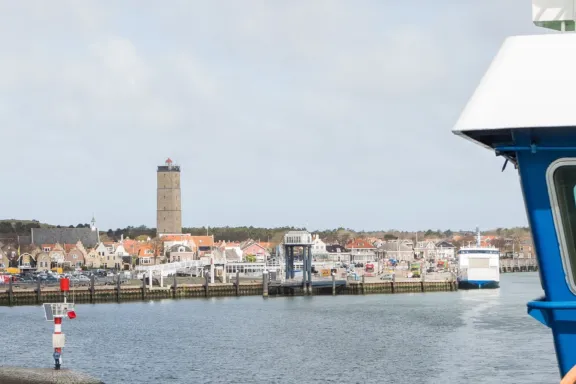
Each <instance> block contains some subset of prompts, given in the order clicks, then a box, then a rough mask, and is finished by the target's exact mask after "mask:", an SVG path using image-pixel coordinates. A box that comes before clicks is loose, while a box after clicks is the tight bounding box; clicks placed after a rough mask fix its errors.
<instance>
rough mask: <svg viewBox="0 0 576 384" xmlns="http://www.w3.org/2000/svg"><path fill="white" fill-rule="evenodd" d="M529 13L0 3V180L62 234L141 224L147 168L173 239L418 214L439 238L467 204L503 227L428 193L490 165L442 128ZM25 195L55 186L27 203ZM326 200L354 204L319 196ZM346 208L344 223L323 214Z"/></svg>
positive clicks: (361, 6) (481, 193) (150, 201)
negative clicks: (162, 186)
mask: <svg viewBox="0 0 576 384" xmlns="http://www.w3.org/2000/svg"><path fill="white" fill-rule="evenodd" d="M510 4H514V6H515V7H517V8H514V9H520V8H521V7H525V8H526V12H525V13H526V14H525V15H519V14H516V13H514V14H510V8H509V7H511V6H512V5H510ZM522 9H523V8H522ZM135 10H137V11H135ZM529 13H530V11H529V6H526V5H524V3H523V2H521V1H520V0H514V1H513V3H510V2H508V3H506V4H504V2H496V1H495V0H491V1H489V2H475V3H470V4H468V3H462V4H456V5H454V4H452V3H450V4H448V3H446V4H443V3H429V4H428V3H425V2H423V3H421V4H419V7H417V8H415V5H414V4H408V3H402V2H377V1H365V2H361V3H357V2H349V1H336V0H323V1H320V0H318V1H299V2H296V1H284V2H279V1H276V2H271V1H265V0H253V1H242V2H240V1H237V2H231V1H224V0H222V1H218V0H214V1H208V2H207V1H197V2H190V1H185V0H174V1H171V2H170V6H169V7H167V6H166V5H165V4H163V3H160V2H157V1H152V0H139V1H125V2H117V1H112V0H110V1H105V0H102V1H88V0H86V1H82V2H79V1H73V0H54V1H51V2H46V1H41V0H37V1H32V0H30V1H26V2H15V1H12V2H8V1H7V2H0V21H2V22H0V45H2V47H3V54H2V58H1V59H0V126H1V127H3V128H0V129H2V131H0V133H1V134H2V138H9V139H10V140H11V142H13V143H15V145H10V146H8V147H7V148H5V149H4V152H3V155H4V156H5V158H6V159H7V160H6V162H7V164H5V167H6V169H8V171H7V172H8V175H7V177H10V178H11V180H12V181H13V183H14V184H16V185H18V186H19V187H20V188H21V190H22V191H25V192H23V195H22V196H21V197H19V198H21V199H28V200H31V201H37V202H38V204H39V205H41V206H42V207H45V208H41V209H42V210H43V211H44V212H45V213H44V216H46V217H48V219H49V221H54V222H57V223H62V224H64V223H68V222H79V221H82V222H83V221H85V219H83V218H82V217H73V216H74V215H75V212H81V211H83V210H84V209H85V208H86V207H84V206H83V205H82V204H86V201H87V200H89V201H93V203H92V204H93V205H94V206H93V207H90V208H89V209H87V210H88V211H89V212H92V211H93V210H94V211H96V212H99V214H98V216H99V217H102V221H103V225H104V226H111V227H112V226H113V227H115V228H116V227H118V226H122V225H134V224H135V223H143V222H144V223H146V224H148V225H154V212H155V207H154V204H155V202H154V196H153V195H154V166H155V165H156V163H157V162H160V161H162V160H164V156H171V157H173V158H176V159H177V160H178V161H179V162H181V163H182V165H183V170H184V171H183V185H185V186H187V188H189V189H187V190H186V192H185V198H186V202H185V204H184V207H185V210H186V211H185V212H184V222H185V223H186V224H189V225H194V224H200V223H202V224H206V223H208V224H210V223H211V218H214V217H216V216H218V218H217V219H214V221H216V220H217V221H218V222H219V223H225V222H236V223H239V222H245V223H246V224H253V223H252V222H251V220H252V219H251V218H252V217H261V218H262V219H261V221H262V222H266V221H269V222H272V221H274V222H278V221H288V222H289V221H290V220H291V218H294V220H297V217H298V216H306V217H309V218H310V219H309V221H310V223H311V225H313V226H319V227H330V226H331V223H332V224H333V223H334V221H338V224H343V225H351V226H354V225H359V226H362V227H377V226H378V225H380V224H379V223H380V221H379V219H377V218H375V217H374V215H373V213H374V212H383V214H385V215H386V216H387V217H389V218H390V221H391V224H390V226H394V227H402V226H404V227H406V226H410V225H411V224H410V223H411V222H412V223H414V224H413V226H425V225H428V224H426V221H425V220H424V219H422V218H420V217H418V218H417V215H416V214H415V213H407V210H406V209H405V208H402V207H405V206H410V207H411V208H412V210H413V211H414V212H423V211H426V210H430V208H429V205H428V202H429V201H435V202H436V203H435V204H436V208H435V209H437V210H442V211H443V212H445V214H444V215H443V217H442V218H438V217H437V216H435V217H434V219H432V218H427V219H426V220H429V221H428V222H429V223H431V222H432V221H436V220H440V222H436V223H434V224H430V225H431V226H433V227H437V226H441V227H442V226H446V227H447V226H451V224H450V223H454V222H455V223H459V224H457V225H463V224H462V223H463V222H464V221H466V220H468V219H466V218H461V217H460V212H453V213H450V212H451V211H450V206H452V205H458V206H463V205H465V204H466V202H468V201H470V200H474V199H475V198H478V197H481V198H483V199H487V200H490V199H494V200H497V201H498V204H499V206H498V207H495V209H494V211H498V210H499V209H500V210H501V211H502V212H506V216H507V217H514V220H516V218H519V219H518V220H519V221H521V220H523V217H524V212H523V208H522V206H521V204H520V203H518V201H515V200H514V199H513V198H509V199H504V200H502V199H500V196H498V194H497V193H496V192H494V191H493V189H494V188H493V184H491V183H490V180H491V179H490V178H487V179H486V180H485V181H484V182H483V183H481V184H480V185H479V186H478V188H476V187H475V188H471V189H474V190H467V192H466V193H468V194H470V193H473V192H476V193H477V196H476V197H474V196H464V197H463V196H461V195H459V194H458V192H457V191H455V190H454V188H453V184H450V183H445V184H442V185H440V186H439V187H434V183H435V181H436V180H438V177H439V176H438V175H439V174H441V175H442V179H443V180H453V181H454V182H455V181H458V180H461V178H462V177H463V175H466V172H467V170H471V171H473V172H489V171H491V170H492V169H491V168H490V167H491V166H492V164H496V163H498V166H499V165H500V163H499V161H497V160H494V159H493V155H492V154H490V153H489V152H482V150H481V149H479V148H478V149H476V150H475V151H472V150H471V149H470V147H467V146H466V145H467V144H466V143H465V142H462V143H461V142H459V141H458V140H457V139H455V138H452V136H451V133H450V128H451V126H452V124H453V123H454V122H455V120H456V118H457V116H458V114H459V113H460V110H461V108H462V107H463V106H464V104H465V103H466V101H467V98H468V97H469V96H470V95H471V93H472V91H473V89H474V87H475V86H476V84H477V82H478V80H479V78H480V76H481V75H482V74H483V72H484V70H485V69H486V66H487V64H488V63H489V61H490V60H491V58H492V57H493V55H494V54H495V52H496V50H497V49H498V47H499V45H500V44H501V42H502V41H503V39H504V37H505V36H506V34H509V33H510V32H511V31H516V30H517V29H518V30H519V32H520V33H523V32H525V31H529V30H530V28H529V26H530V22H529V19H526V22H524V21H523V19H522V20H521V19H520V18H521V17H525V16H527V17H528V18H529ZM494 15H496V16H494ZM504 15H505V16H506V19H505V20H504V19H503V18H504ZM494 17H497V18H496V19H494ZM509 18H510V20H508V19H509ZM21 145H25V146H26V148H27V151H26V153H23V152H22V151H21V150H19V148H20V146H21ZM119 159H121V160H122V162H123V164H126V165H127V167H121V169H120V170H119V169H118V161H119ZM22 168H24V169H25V170H26V172H21V170H22ZM55 169H57V170H58V172H55V171H53V170H55ZM17 170H18V171H17ZM126 170H129V172H128V173H127V174H124V173H126ZM64 171H65V172H64ZM111 171H113V173H114V174H115V175H116V173H117V172H120V171H122V172H123V173H122V176H121V177H118V176H115V177H116V179H120V180H121V182H116V183H111V184H110V185H114V186H116V185H120V186H121V188H114V190H113V191H112V190H110V189H109V188H108V187H99V188H97V189H96V190H94V191H92V190H91V188H88V187H87V186H84V187H83V189H82V190H83V191H84V190H86V191H85V192H82V193H83V195H82V196H79V195H78V194H76V195H75V194H74V193H72V192H71V190H70V189H68V188H67V187H66V185H68V184H67V183H69V180H70V179H71V178H74V177H79V178H80V179H82V180H83V182H86V180H100V181H98V183H100V182H101V181H102V180H109V178H110V174H111ZM52 172H54V173H52ZM294 174H298V175H300V176H299V179H298V183H301V184H302V185H313V186H315V187H314V188H309V189H304V188H302V190H303V191H305V193H304V192H302V193H299V194H297V195H298V199H297V200H295V202H294V206H296V207H298V206H301V207H303V208H302V209H300V210H299V209H293V208H290V209H287V208H286V207H284V206H283V205H282V202H283V201H288V200H290V199H291V198H292V197H293V195H294V193H293V188H285V187H279V186H283V185H285V184H286V183H287V175H288V176H289V175H294ZM30 175H32V176H30ZM65 175H66V177H64V176H65ZM77 175H81V176H77ZM221 175H224V177H222V176H221ZM37 180H42V182H43V183H48V182H52V181H54V182H53V186H52V187H51V188H50V189H49V190H47V191H43V192H42V193H40V191H39V189H38V188H37ZM390 180H393V183H391V182H390ZM493 180H498V182H499V183H500V181H499V180H500V179H496V178H494V179H493ZM62 181H64V182H62ZM513 182H514V183H515V182H516V180H513ZM104 183H106V181H105V182H104ZM339 183H343V184H345V185H348V183H352V184H353V186H354V187H353V188H348V189H347V188H344V187H342V188H332V187H330V188H329V191H330V192H329V193H327V192H326V188H324V187H323V186H333V185H338V184H339ZM392 184H393V185H392ZM391 185H392V186H391ZM498 185H501V184H498ZM484 186H486V187H484ZM298 188H299V187H298ZM135 189H136V190H138V193H137V194H136V195H135V194H134V192H133V191H134V190H135ZM214 190H218V191H219V193H221V194H224V195H225V196H226V204H227V209H226V210H225V212H224V213H222V212H221V209H220V208H221V204H223V203H222V201H219V200H218V199H215V198H214V192H213V191H214ZM422 190H425V192H426V198H425V199H422V198H420V199H419V198H417V197H418V196H417V195H418V193H419V192H418V191H422ZM222 191H224V192H222ZM415 191H416V192H415ZM10 196H11V198H16V197H14V196H13V195H10ZM408 197H410V199H408ZM516 200H517V199H516ZM1 201H2V199H0V211H2V212H10V215H12V216H22V215H26V212H20V211H17V210H15V209H14V207H13V206H11V205H9V204H4V205H2V203H1ZM54 201H63V202H66V204H68V206H69V208H67V209H65V210H62V209H60V210H56V209H53V208H52V207H53V206H54V205H55V204H54V203H53V202H54ZM117 201H122V202H124V203H122V204H119V203H117V204H116V205H115V204H114V203H107V202H117ZM198 201H202V204H199V203H198ZM310 201H316V202H318V203H317V204H318V206H319V208H317V209H318V210H316V208H315V207H314V205H313V204H311V203H310ZM514 204H516V205H514ZM345 205H346V206H349V207H350V208H349V209H348V208H346V209H347V210H348V211H349V212H351V213H349V215H348V216H347V219H346V221H347V223H343V222H342V218H341V217H339V216H338V215H337V214H334V215H332V216H331V215H330V214H329V213H330V211H331V209H330V207H343V206H345ZM511 206H513V207H516V208H518V207H519V208H518V209H517V212H516V211H515V212H513V213H510V211H509V210H508V211H506V209H509V208H508V207H511ZM22 209H24V210H26V209H27V208H22ZM30 209H31V208H30ZM246 210H250V212H252V215H251V217H246V216H245V211H246ZM269 212H276V215H277V216H278V217H280V219H278V218H270V217H269V216H270V214H269ZM327 212H328V214H327ZM518 212H519V213H518ZM33 213H34V212H30V214H29V215H28V216H30V217H32V216H34V217H36V216H40V215H36V214H33ZM481 213H483V212H479V211H477V212H476V213H474V212H470V213H469V216H471V217H473V216H474V214H478V215H480V214H481ZM377 216H378V217H379V215H377ZM284 218H285V219H284ZM259 220H260V219H259ZM470 220H472V219H470ZM510 220H512V219H510ZM363 221H364V222H363ZM494 221H497V219H494ZM516 222H517V221H516ZM254 224H255V223H254ZM476 224H478V223H476V222H474V223H473V225H476ZM480 224H482V223H480ZM454 225H456V224H454ZM499 225H505V224H503V223H501V224H499Z"/></svg>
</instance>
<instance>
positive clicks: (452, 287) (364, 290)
mask: <svg viewBox="0 0 576 384" xmlns="http://www.w3.org/2000/svg"><path fill="white" fill-rule="evenodd" d="M264 288H265V287H264V284H263V283H262V282H259V283H242V282H241V283H240V284H238V285H237V284H233V283H214V284H186V285H184V284H183V285H177V286H176V287H174V286H168V287H158V286H155V287H152V288H149V287H148V286H135V285H131V286H126V285H123V286H121V287H119V288H118V287H114V286H104V287H94V288H93V289H92V288H90V287H77V288H74V289H71V290H70V292H69V294H68V300H69V301H71V302H75V303H78V304H96V303H110V302H117V303H121V302H133V301H149V300H160V299H191V298H208V297H239V296H269V297H274V296H304V295H307V293H306V291H305V290H303V289H302V287H301V286H281V285H279V286H274V285H271V286H268V284H266V288H267V292H266V294H265V290H264ZM457 288H458V286H457V283H456V282H454V281H420V280H418V281H395V282H392V281H379V282H347V283H346V284H345V285H340V286H337V287H336V289H335V292H333V287H331V286H330V287H312V296H314V295H332V294H333V293H334V294H335V295H364V294H398V293H425V292H453V291H457ZM63 299H64V296H63V294H62V293H61V292H60V290H59V289H58V288H56V287H54V288H43V289H40V291H38V290H37V289H35V288H28V289H26V288H13V289H12V290H10V289H7V290H3V291H0V306H22V305H41V304H43V303H57V302H62V301H63Z"/></svg>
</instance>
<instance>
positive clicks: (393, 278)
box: [390, 273, 396, 293]
mask: <svg viewBox="0 0 576 384" xmlns="http://www.w3.org/2000/svg"><path fill="white" fill-rule="evenodd" d="M390 289H391V292H392V293H396V274H395V273H393V274H392V282H391V283H390Z"/></svg>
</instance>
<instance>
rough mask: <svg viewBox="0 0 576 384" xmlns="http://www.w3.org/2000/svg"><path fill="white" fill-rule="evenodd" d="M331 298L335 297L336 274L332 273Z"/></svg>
mask: <svg viewBox="0 0 576 384" xmlns="http://www.w3.org/2000/svg"><path fill="white" fill-rule="evenodd" d="M332 296H336V274H335V273H334V272H332Z"/></svg>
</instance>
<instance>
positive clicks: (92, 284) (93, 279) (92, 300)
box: [90, 275, 96, 303]
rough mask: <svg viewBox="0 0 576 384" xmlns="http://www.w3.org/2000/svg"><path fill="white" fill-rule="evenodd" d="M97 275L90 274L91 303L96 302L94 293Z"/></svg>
mask: <svg viewBox="0 0 576 384" xmlns="http://www.w3.org/2000/svg"><path fill="white" fill-rule="evenodd" d="M95 280H96V277H95V276H94V275H92V276H90V303H94V299H95V295H94V284H95Z"/></svg>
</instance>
